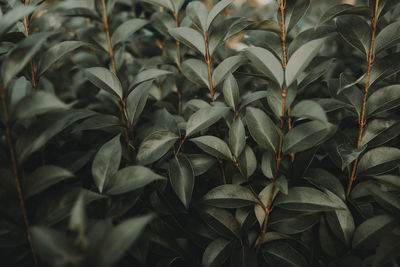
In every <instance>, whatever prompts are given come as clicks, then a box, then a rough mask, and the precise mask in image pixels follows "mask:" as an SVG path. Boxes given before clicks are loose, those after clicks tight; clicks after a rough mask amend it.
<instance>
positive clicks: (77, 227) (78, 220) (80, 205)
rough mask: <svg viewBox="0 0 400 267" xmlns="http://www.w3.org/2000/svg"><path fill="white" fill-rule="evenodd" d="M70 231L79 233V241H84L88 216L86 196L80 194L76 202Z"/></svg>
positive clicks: (70, 222)
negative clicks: (86, 212)
mask: <svg viewBox="0 0 400 267" xmlns="http://www.w3.org/2000/svg"><path fill="white" fill-rule="evenodd" d="M68 229H69V230H71V231H75V232H77V233H79V235H78V238H80V240H79V241H81V242H85V241H86V240H85V241H84V240H82V239H83V238H84V235H85V229H86V214H85V194H84V193H80V194H79V196H78V199H77V200H76V202H75V205H74V207H73V208H72V210H71V217H70V219H69V224H68Z"/></svg>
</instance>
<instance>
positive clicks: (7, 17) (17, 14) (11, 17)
mask: <svg viewBox="0 0 400 267" xmlns="http://www.w3.org/2000/svg"><path fill="white" fill-rule="evenodd" d="M35 8H36V6H33V5H19V6H17V7H15V8H13V9H11V11H9V12H7V13H6V14H4V15H3V16H0V40H2V38H3V35H5V34H6V33H7V32H8V31H9V30H10V29H11V28H12V27H13V26H14V25H15V24H16V23H17V22H18V21H19V20H20V19H22V18H23V17H24V16H28V15H29V14H30V13H32V12H33V11H34V10H35Z"/></svg>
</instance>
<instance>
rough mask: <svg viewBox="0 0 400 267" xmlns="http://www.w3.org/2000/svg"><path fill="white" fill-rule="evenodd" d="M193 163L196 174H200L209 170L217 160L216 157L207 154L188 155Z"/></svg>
mask: <svg viewBox="0 0 400 267" xmlns="http://www.w3.org/2000/svg"><path fill="white" fill-rule="evenodd" d="M186 157H187V158H188V159H189V161H190V164H191V165H192V168H193V172H194V176H199V175H201V174H203V173H205V172H206V171H208V170H209V169H210V168H211V166H213V165H214V164H215V163H216V162H217V161H216V160H215V158H214V157H210V156H208V155H205V154H191V155H186Z"/></svg>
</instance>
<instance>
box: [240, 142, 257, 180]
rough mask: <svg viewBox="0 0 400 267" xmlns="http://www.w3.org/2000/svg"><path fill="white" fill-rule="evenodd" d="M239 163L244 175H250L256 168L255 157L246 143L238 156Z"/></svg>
mask: <svg viewBox="0 0 400 267" xmlns="http://www.w3.org/2000/svg"><path fill="white" fill-rule="evenodd" d="M239 165H240V166H241V168H242V170H243V172H244V174H245V175H246V177H250V176H251V175H253V173H254V172H255V171H256V169H257V159H256V155H255V154H254V152H253V150H252V149H251V147H250V146H248V145H246V147H245V148H244V150H243V152H242V154H240V156H239Z"/></svg>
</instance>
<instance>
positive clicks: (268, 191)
mask: <svg viewBox="0 0 400 267" xmlns="http://www.w3.org/2000/svg"><path fill="white" fill-rule="evenodd" d="M278 192H279V190H278V188H276V186H275V185H274V184H273V183H270V184H269V185H267V186H266V187H264V189H263V190H261V192H260V194H258V196H259V198H260V199H261V201H262V202H263V203H264V205H265V206H267V205H268V202H269V201H270V199H271V200H272V201H273V200H274V199H275V198H276V195H277V194H278ZM272 194H274V195H273V196H272V197H271V195H272ZM254 213H255V215H256V217H257V221H258V223H259V224H260V226H262V225H263V222H264V218H265V210H263V208H262V207H261V206H260V204H257V205H255V206H254Z"/></svg>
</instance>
